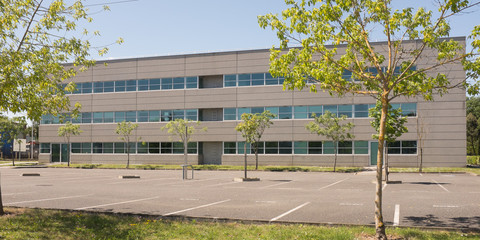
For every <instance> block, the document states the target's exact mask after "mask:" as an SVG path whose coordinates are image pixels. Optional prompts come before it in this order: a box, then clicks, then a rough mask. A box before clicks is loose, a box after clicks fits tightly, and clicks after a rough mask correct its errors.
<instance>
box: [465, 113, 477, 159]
mask: <svg viewBox="0 0 480 240" xmlns="http://www.w3.org/2000/svg"><path fill="white" fill-rule="evenodd" d="M479 134H480V128H479V125H478V119H477V118H476V117H475V115H473V113H469V114H468V115H467V143H468V144H467V153H468V154H469V155H478V154H479V149H478V148H477V147H476V146H477V142H478V138H479Z"/></svg>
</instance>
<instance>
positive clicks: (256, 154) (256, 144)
mask: <svg viewBox="0 0 480 240" xmlns="http://www.w3.org/2000/svg"><path fill="white" fill-rule="evenodd" d="M255 170H258V143H255Z"/></svg>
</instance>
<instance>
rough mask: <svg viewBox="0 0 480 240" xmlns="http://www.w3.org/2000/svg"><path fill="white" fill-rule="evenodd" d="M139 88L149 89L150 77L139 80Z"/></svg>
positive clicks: (141, 89)
mask: <svg viewBox="0 0 480 240" xmlns="http://www.w3.org/2000/svg"><path fill="white" fill-rule="evenodd" d="M137 89H138V91H148V79H142V80H138V82H137Z"/></svg>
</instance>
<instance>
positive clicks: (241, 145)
mask: <svg viewBox="0 0 480 240" xmlns="http://www.w3.org/2000/svg"><path fill="white" fill-rule="evenodd" d="M246 144H247V154H248V153H250V152H251V151H252V150H251V146H250V143H246ZM244 151H245V142H238V150H237V152H238V154H245V152H244Z"/></svg>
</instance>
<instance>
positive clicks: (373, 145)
mask: <svg viewBox="0 0 480 240" xmlns="http://www.w3.org/2000/svg"><path fill="white" fill-rule="evenodd" d="M377 156H378V142H370V165H377Z"/></svg>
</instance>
